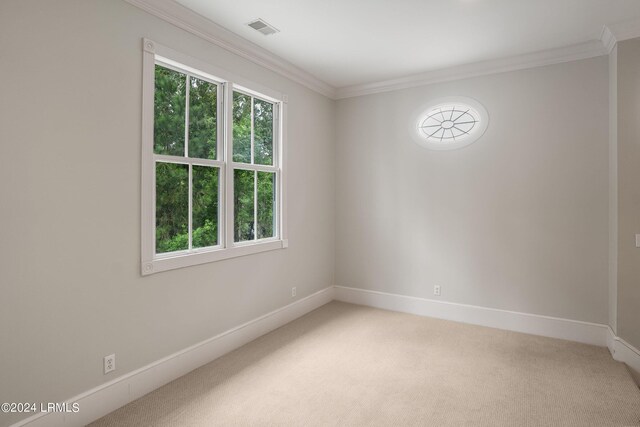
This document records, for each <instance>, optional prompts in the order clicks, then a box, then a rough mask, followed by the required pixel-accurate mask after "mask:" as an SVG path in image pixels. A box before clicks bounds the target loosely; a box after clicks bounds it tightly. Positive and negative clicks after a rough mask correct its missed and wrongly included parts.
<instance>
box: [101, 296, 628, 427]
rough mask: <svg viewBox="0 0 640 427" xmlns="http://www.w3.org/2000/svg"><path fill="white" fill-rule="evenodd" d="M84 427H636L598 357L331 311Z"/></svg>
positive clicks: (464, 328) (425, 322)
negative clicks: (91, 426) (90, 425)
mask: <svg viewBox="0 0 640 427" xmlns="http://www.w3.org/2000/svg"><path fill="white" fill-rule="evenodd" d="M92 425H93V426H96V427H97V426H244V425H246V426H364V425H371V426H581V427H583V426H614V425H615V426H621V425H624V426H638V425H640V391H639V390H638V388H637V387H636V385H635V383H634V382H633V381H632V379H631V377H630V375H629V373H628V371H627V370H626V367H625V366H624V365H623V364H621V363H618V362H615V361H614V360H613V359H612V358H611V356H610V355H609V353H608V351H607V349H605V348H601V347H594V346H589V345H584V344H577V343H573V342H569V341H563V340H557V339H551V338H543V337H538V336H533V335H526V334H520V333H514V332H508V331H503V330H498V329H491V328H485V327H480V326H472V325H466V324H461V323H455V322H449V321H444V320H437V319H431V318H424V317H418V316H413V315H409V314H402V313H394V312H389V311H384V310H378V309H373V308H368V307H362V306H356V305H351V304H345V303H340V302H332V303H329V304H327V305H325V306H323V307H321V308H319V309H317V310H315V311H313V312H311V313H309V314H308V315H306V316H304V317H302V318H300V319H298V320H296V321H294V322H292V323H290V324H288V325H286V326H284V327H282V328H280V329H278V330H276V331H274V332H272V333H270V334H267V335H265V336H263V337H261V338H259V339H257V340H255V341H253V342H251V343H249V344H247V345H245V346H244V347H242V348H240V349H238V350H236V351H234V352H232V353H229V354H227V355H226V356H224V357H222V358H220V359H217V360H215V361H213V362H211V363H209V364H207V365H205V366H203V367H201V368H199V369H197V370H195V371H193V372H191V373H189V374H187V375H185V376H184V377H182V378H179V379H177V380H175V381H173V382H171V383H169V384H167V385H166V386H164V387H162V388H160V389H158V390H156V391H154V392H152V393H150V394H148V395H146V396H144V397H142V398H141V399H138V400H136V401H134V402H132V403H130V404H128V405H127V406H124V407H123V408H120V409H119V410H117V411H115V412H112V413H111V414H109V415H107V416H106V417H104V418H102V419H100V420H98V421H97V422H95V423H94V424H92Z"/></svg>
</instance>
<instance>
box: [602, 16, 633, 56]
mask: <svg viewBox="0 0 640 427" xmlns="http://www.w3.org/2000/svg"><path fill="white" fill-rule="evenodd" d="M636 37H640V20H638V19H636V20H633V21H625V22H619V23H617V24H611V25H605V26H603V27H602V34H601V36H600V40H601V41H602V44H603V45H604V46H605V48H606V49H607V52H609V53H611V51H612V50H613V48H614V47H615V46H616V44H617V43H618V42H621V41H624V40H629V39H635V38H636Z"/></svg>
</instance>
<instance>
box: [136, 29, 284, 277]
mask: <svg viewBox="0 0 640 427" xmlns="http://www.w3.org/2000/svg"><path fill="white" fill-rule="evenodd" d="M156 64H160V65H162V66H164V67H167V68H171V69H174V70H176V71H179V72H181V73H185V74H189V75H192V76H195V77H197V78H202V79H204V80H207V81H210V82H212V83H215V84H217V85H218V98H217V99H218V118H219V120H218V143H217V153H218V158H217V159H216V160H207V159H192V158H188V157H178V156H175V157H174V156H166V155H158V154H155V153H154V151H153V148H154V139H153V133H154V95H155V66H156ZM142 73H143V78H142V85H143V87H142V201H141V215H142V221H141V223H142V230H141V234H142V236H141V238H142V240H141V242H142V244H141V252H142V265H141V273H142V275H143V276H144V275H149V274H153V273H158V272H160V271H166V270H172V269H176V268H182V267H187V266H191V265H198V264H204V263H208V262H214V261H220V260H223V259H229V258H234V257H238V256H244V255H250V254H255V253H259V252H264V251H271V250H275V249H282V248H286V247H288V239H287V227H286V219H287V216H286V176H285V170H286V168H285V162H286V157H285V141H286V126H285V123H286V117H287V96H286V95H284V94H281V93H278V92H276V91H273V90H271V89H268V88H264V87H261V86H260V85H257V84H254V83H252V82H249V81H246V80H244V79H243V78H241V77H239V76H236V75H233V74H232V73H229V72H227V71H225V70H222V69H220V68H217V67H215V66H213V65H210V64H208V63H206V62H204V61H200V60H198V59H195V58H192V57H190V56H188V55H184V54H182V53H179V52H177V51H175V50H173V49H171V48H168V47H166V46H162V45H160V44H158V43H156V42H154V41H152V40H149V39H143V67H142ZM234 90H235V91H238V92H242V93H244V94H247V95H251V96H253V97H256V98H259V99H262V100H265V101H268V102H271V103H273V104H274V121H275V122H276V124H275V129H274V136H273V151H274V152H273V165H272V166H269V165H258V164H245V163H236V162H233V141H232V139H233V135H232V130H233V114H232V113H233V111H232V109H233V99H232V95H233V91H234ZM187 132H188V129H187ZM252 149H253V143H252ZM252 156H253V152H252ZM158 160H160V161H162V162H171V163H179V164H190V165H194V164H195V165H198V164H200V165H205V166H215V167H217V168H219V171H220V172H219V193H218V194H219V196H218V197H219V201H218V206H219V211H218V245H217V246H213V247H208V248H197V249H189V250H185V251H178V252H169V253H162V254H156V253H155V248H156V244H155V243H156V242H155V232H156V231H155V227H156V221H155V204H156V200H155V191H156V183H155V178H156V177H155V171H156V168H155V163H156V161H158ZM190 169H191V167H190ZM235 169H244V170H252V171H264V172H272V173H275V180H276V201H275V208H274V209H275V211H274V218H275V219H274V223H275V224H274V227H275V230H274V234H275V236H274V237H271V238H265V239H257V240H249V241H242V242H234V205H233V181H234V179H233V178H234V170H235ZM189 176H190V177H191V174H189ZM189 186H191V182H189ZM189 200H191V194H190V195H189ZM189 205H191V202H190V203H189ZM189 224H191V209H189ZM189 233H190V237H189V241H191V226H189ZM189 247H191V244H190V245H189Z"/></svg>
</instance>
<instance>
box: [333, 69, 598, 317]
mask: <svg viewBox="0 0 640 427" xmlns="http://www.w3.org/2000/svg"><path fill="white" fill-rule="evenodd" d="M607 73H608V62H607V58H606V57H599V58H594V59H588V60H583V61H578V62H571V63H565V64H559V65H553V66H547V67H541V68H534V69H529V70H523V71H516V72H510V73H503V74H495V75H490V76H484V77H478V78H472V79H467V80H461V81H455V82H449V83H442V84H435V85H430V86H425V87H419V88H411V89H406V90H399V91H394V92H389V93H382V94H377V95H370V96H364V97H359V98H352V99H344V100H340V101H338V106H337V116H336V117H337V136H338V145H337V149H336V150H337V151H336V158H337V164H338V166H337V174H338V175H337V181H336V182H337V183H338V185H337V193H336V197H337V199H336V203H337V224H336V225H337V233H336V236H337V255H336V260H337V263H336V283H337V284H338V285H342V286H351V287H357V288H366V289H371V290H376V291H383V292H390V293H397V294H402V295H410V296H417V297H424V298H435V297H434V295H433V287H434V285H440V286H442V296H441V297H440V299H441V300H444V301H452V302H457V303H464V304H473V305H479V306H484V307H494V308H499V309H506V310H514V311H520V312H525V313H534V314H541V315H548V316H557V317H562V318H568V319H576V320H583V321H590V322H597V323H606V322H607V321H608V308H607V299H608V186H609V177H608V169H609V168H608V122H607V117H608V74H607ZM452 95H457V96H468V97H472V98H474V99H476V100H478V101H479V102H481V103H482V104H483V105H484V106H485V108H486V109H487V111H488V113H489V116H490V123H489V128H488V129H487V131H486V133H485V135H484V136H483V137H482V139H481V140H480V141H478V142H476V143H474V144H472V145H470V146H468V147H466V148H463V149H460V150H456V151H444V152H442V151H429V150H426V149H424V148H422V147H421V146H419V145H418V144H416V143H415V142H414V141H413V140H412V138H411V135H410V132H411V117H412V114H414V113H415V112H416V111H418V110H419V109H420V107H421V106H423V105H424V104H425V103H427V102H429V100H431V99H436V98H441V97H446V96H452Z"/></svg>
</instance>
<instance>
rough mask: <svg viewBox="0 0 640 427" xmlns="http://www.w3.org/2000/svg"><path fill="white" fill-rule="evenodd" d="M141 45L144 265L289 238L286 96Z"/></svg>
mask: <svg viewBox="0 0 640 427" xmlns="http://www.w3.org/2000/svg"><path fill="white" fill-rule="evenodd" d="M143 46H144V61H143V123H142V126H143V129H142V274H151V273H155V272H159V271H164V270H169V269H174V268H180V267H185V266H189V265H195V264H201V263H206V262H212V261H217V260H221V259H226V258H231V257H235V256H242V255H248V254H252V253H256V252H262V251H266V250H273V249H279V248H283V247H286V246H287V240H286V228H285V223H284V217H285V216H284V188H285V187H284V174H283V163H284V156H283V154H284V153H283V148H284V147H283V140H284V126H283V120H284V116H285V104H284V102H283V98H285V97H284V96H282V95H281V94H278V93H275V92H273V91H270V90H269V89H265V88H259V87H257V85H253V84H251V83H249V82H245V81H241V80H240V79H238V78H236V77H234V76H232V75H230V74H228V73H227V72H225V71H223V70H220V69H217V68H215V67H213V66H211V65H209V64H206V63H204V62H200V61H199V60H196V59H194V58H190V57H188V56H186V55H182V54H180V53H178V52H175V51H173V50H171V49H169V48H166V47H164V46H160V45H158V44H157V43H155V42H153V41H151V40H147V39H145V40H143Z"/></svg>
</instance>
